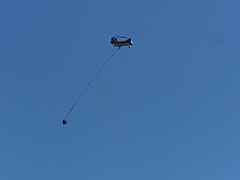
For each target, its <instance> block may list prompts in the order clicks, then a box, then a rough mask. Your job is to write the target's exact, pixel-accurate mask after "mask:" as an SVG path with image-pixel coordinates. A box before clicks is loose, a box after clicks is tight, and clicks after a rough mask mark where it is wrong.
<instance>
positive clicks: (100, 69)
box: [64, 48, 119, 121]
mask: <svg viewBox="0 0 240 180" xmlns="http://www.w3.org/2000/svg"><path fill="white" fill-rule="evenodd" d="M118 50H119V48H118V49H117V50H116V51H114V52H113V54H112V55H111V56H110V57H109V58H108V59H107V60H106V61H105V63H104V64H103V65H102V66H101V67H100V68H99V70H98V71H97V72H96V73H95V74H94V76H93V77H92V78H91V79H90V80H89V82H88V83H87V85H86V86H85V88H84V89H83V90H82V91H81V93H80V94H79V96H78V97H77V99H76V101H75V102H74V103H73V105H72V107H71V108H70V110H69V111H68V112H67V114H66V116H65V118H64V121H65V120H66V119H67V118H68V116H69V115H70V114H71V112H72V111H73V109H74V107H75V106H76V105H77V103H78V101H79V100H80V98H81V97H82V96H83V94H84V93H85V92H86V91H87V89H88V88H89V86H90V85H91V84H92V82H93V81H94V79H96V77H97V76H98V74H99V73H100V72H101V71H102V70H103V68H104V67H105V66H106V65H107V64H108V63H109V61H110V60H111V59H112V57H113V56H114V55H115V54H116V53H117V52H118Z"/></svg>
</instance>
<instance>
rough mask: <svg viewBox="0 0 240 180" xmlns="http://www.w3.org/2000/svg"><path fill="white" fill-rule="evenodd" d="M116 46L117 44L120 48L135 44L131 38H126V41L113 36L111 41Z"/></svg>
mask: <svg viewBox="0 0 240 180" xmlns="http://www.w3.org/2000/svg"><path fill="white" fill-rule="evenodd" d="M110 43H111V44H112V45H113V46H114V47H115V46H117V47H118V48H120V47H122V46H128V47H129V48H130V46H132V45H133V41H132V40H131V38H129V39H127V40H125V41H118V40H117V38H115V37H113V38H112V39H111V42H110Z"/></svg>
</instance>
